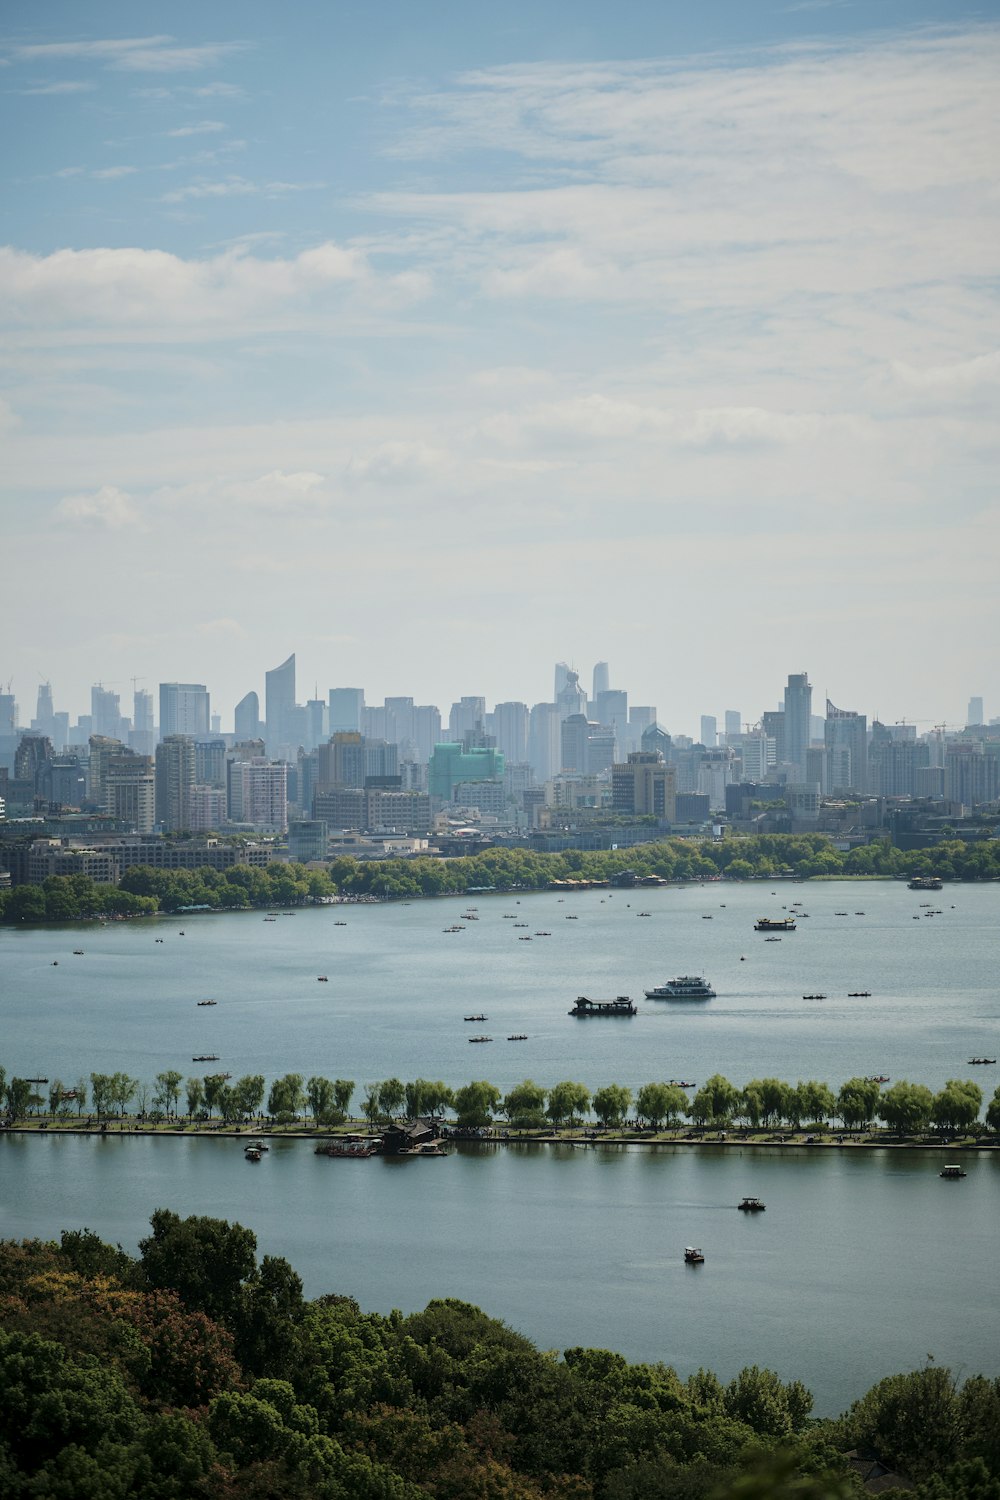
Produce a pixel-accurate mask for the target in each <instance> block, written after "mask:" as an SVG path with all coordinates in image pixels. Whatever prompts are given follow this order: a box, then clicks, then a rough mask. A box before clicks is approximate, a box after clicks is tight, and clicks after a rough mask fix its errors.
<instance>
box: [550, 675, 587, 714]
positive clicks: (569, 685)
mask: <svg viewBox="0 0 1000 1500" xmlns="http://www.w3.org/2000/svg"><path fill="white" fill-rule="evenodd" d="M556 707H557V708H558V709H559V717H560V719H568V718H569V716H570V714H583V715H586V713H587V695H586V693H585V692H584V691H583V688H582V687H581V686H580V679H579V677H578V676H577V674H576V673H575V672H574V671H573V670H572V668H570V670H569V671H568V672H567V673H566V682H565V685H564V686H563V688H562V690H561V691H560V692H559V693H558V695H557V697H556Z"/></svg>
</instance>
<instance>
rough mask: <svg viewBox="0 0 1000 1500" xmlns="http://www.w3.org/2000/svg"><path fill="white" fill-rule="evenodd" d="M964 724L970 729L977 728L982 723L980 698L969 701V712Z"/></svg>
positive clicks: (981, 701)
mask: <svg viewBox="0 0 1000 1500" xmlns="http://www.w3.org/2000/svg"><path fill="white" fill-rule="evenodd" d="M965 722H966V724H967V725H968V726H969V728H970V729H972V728H976V727H978V726H979V725H980V724H981V723H982V722H983V700H982V698H970V699H969V712H968V713H967V714H966V716H965Z"/></svg>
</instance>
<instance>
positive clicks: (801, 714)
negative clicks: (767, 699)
mask: <svg viewBox="0 0 1000 1500" xmlns="http://www.w3.org/2000/svg"><path fill="white" fill-rule="evenodd" d="M811 721H812V684H811V683H810V681H809V675H808V673H806V672H790V673H789V674H788V685H787V687H786V688H785V754H784V759H785V760H786V761H787V763H788V765H789V766H792V767H794V768H795V771H796V772H797V775H796V777H795V780H796V781H798V782H804V781H805V779H806V751H807V750H808V749H809V744H810V741H811V738H812V735H811V727H812V722H811Z"/></svg>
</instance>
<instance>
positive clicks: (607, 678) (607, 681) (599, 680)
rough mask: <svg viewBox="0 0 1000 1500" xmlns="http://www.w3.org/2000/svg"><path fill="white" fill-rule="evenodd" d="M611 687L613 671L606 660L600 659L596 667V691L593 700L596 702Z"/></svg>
mask: <svg viewBox="0 0 1000 1500" xmlns="http://www.w3.org/2000/svg"><path fill="white" fill-rule="evenodd" d="M610 687H611V672H610V670H609V669H608V664H607V662H606V661H599V662H598V663H597V664H596V666H595V667H594V693H593V701H594V703H595V704H596V702H597V700H598V698H599V697H600V696H601V694H602V693H606V692H608V690H609V689H610Z"/></svg>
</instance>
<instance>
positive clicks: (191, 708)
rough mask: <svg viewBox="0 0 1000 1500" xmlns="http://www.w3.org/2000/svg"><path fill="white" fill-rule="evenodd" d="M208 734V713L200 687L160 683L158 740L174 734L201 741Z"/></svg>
mask: <svg viewBox="0 0 1000 1500" xmlns="http://www.w3.org/2000/svg"><path fill="white" fill-rule="evenodd" d="M210 733H211V713H210V710H209V700H208V689H207V688H206V687H205V685H204V683H201V682H161V683H160V738H161V740H165V739H167V738H168V737H171V736H173V735H178V734H182V735H187V736H189V738H191V739H198V738H202V739H205V738H207V736H208V735H209V734H210Z"/></svg>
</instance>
